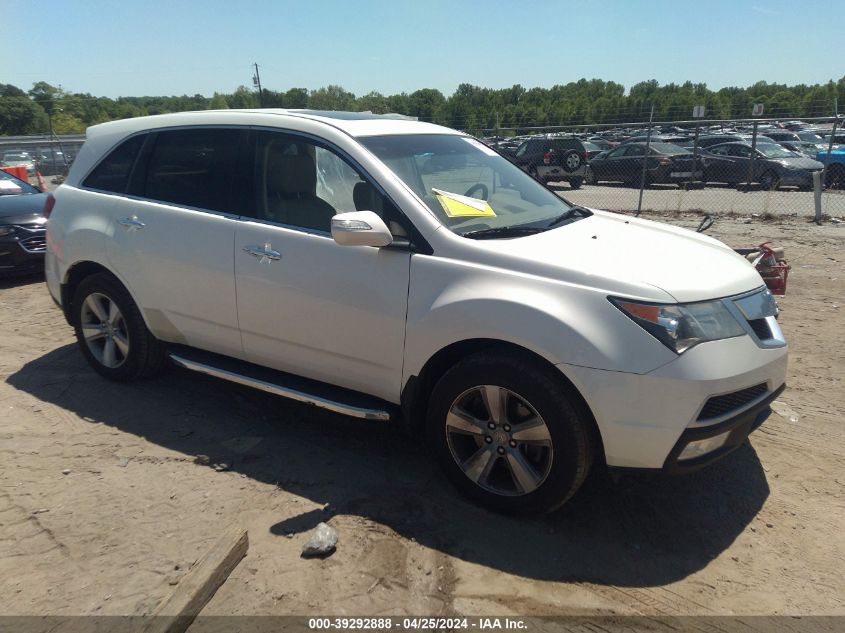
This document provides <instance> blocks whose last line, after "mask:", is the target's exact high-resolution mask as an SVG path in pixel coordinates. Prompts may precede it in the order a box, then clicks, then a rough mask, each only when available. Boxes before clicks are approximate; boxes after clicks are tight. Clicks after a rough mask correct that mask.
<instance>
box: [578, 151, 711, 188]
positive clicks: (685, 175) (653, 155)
mask: <svg viewBox="0 0 845 633" xmlns="http://www.w3.org/2000/svg"><path fill="white" fill-rule="evenodd" d="M645 161H647V163H646V176H645V178H646V184H658V183H681V182H689V181H691V180H700V179H702V178H703V176H704V171H703V167H704V160H703V159H702V158H700V157H699V158H698V159H696V161H695V166H693V154H692V152H690V151H688V150H686V149H684V148H682V147H678V146H677V145H674V144H672V143H651V144H650V146H649V148H648V158H646V144H645V143H624V144H622V145H620V146H619V147H617V148H615V149H612V150H610V151H609V152H607V154H604V155H599V156H596V157H595V158H593V160H591V161H590V171H591V174H590V180H591V181H592V182H596V183H598V182H624V183H626V184H629V185H633V186H639V184H640V180H641V178H642V172H643V163H644V162H645Z"/></svg>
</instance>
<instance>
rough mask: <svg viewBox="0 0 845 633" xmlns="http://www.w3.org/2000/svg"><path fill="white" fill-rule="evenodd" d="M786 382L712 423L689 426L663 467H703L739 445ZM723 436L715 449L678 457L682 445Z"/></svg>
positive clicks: (678, 469) (684, 470) (672, 470)
mask: <svg viewBox="0 0 845 633" xmlns="http://www.w3.org/2000/svg"><path fill="white" fill-rule="evenodd" d="M785 388H786V385H781V386H780V387H778V388H777V389H776V390H775V391H774V392H772V393H770V394H769V395H767V396H766V398H765V399H764V400H762V401H761V402H759V403H757V404H756V405H754V406H752V407H750V408H748V409H746V410H744V411H742V412H741V413H739V414H737V415H735V416H733V417H731V418H729V419H727V420H725V421H724V422H721V423H719V424H715V425H713V426H707V427H703V428H688V429H686V430H685V431H684V432H683V433H682V434H681V437H680V438H679V439H678V441H677V442H676V443H675V447H674V448H673V449H672V452H671V453H669V456H668V457H667V458H666V461H665V463H664V464H663V470H664V471H665V472H668V473H687V472H692V471H694V470H698V469H699V468H703V467H704V466H707V465H709V464H712V463H713V462H715V461H718V460H720V459H722V458H723V457H724V456H725V455H727V454H728V453H731V452H733V451H735V450H736V449H738V448H739V447H740V446H742V443H743V442H745V439H746V438H747V437H748V436H749V435H750V434H751V432H752V431H754V430H755V429H757V428H758V427H759V426H760V425H761V424H763V422H765V421H766V419H767V418H768V417H769V414H771V412H772V410H771V408H770V407H769V405H770V404H771V403H772V401H774V400H775V399H776V398H777V397H778V396H779V395H780V394H781V393H783V390H784V389H785ZM721 436H726V439H725V441H724V443H723V444H722V445H721V446H720V447H719V448H717V449H715V450H712V451H710V452H708V453H706V454H704V455H701V456H700V457H693V458H691V459H680V457H681V455H682V453H683V452H684V449H685V448H687V446H689V444H690V443H692V442H700V441H702V440H706V439H710V438H719V437H721Z"/></svg>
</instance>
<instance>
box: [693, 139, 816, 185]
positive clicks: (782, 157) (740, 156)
mask: <svg viewBox="0 0 845 633" xmlns="http://www.w3.org/2000/svg"><path fill="white" fill-rule="evenodd" d="M707 152H708V153H709V155H711V156H713V157H715V158H716V160H712V159H710V158H708V159H707V167H706V169H705V173H706V179H707V181H708V182H724V183H728V184H739V183H743V182H748V179H749V171H748V170H749V169H753V172H752V173H751V175H750V177H751V182H756V183H759V184H760V186H761V187H763V188H764V189H777V188H778V187H782V186H793V187H798V188H800V189H810V188H812V186H813V172H814V171H821V169H822V168H823V167H824V165H822V164H821V163H820V162H818V161H817V160H813V159H812V158H809V157H807V156H803V155H801V154H798V153H796V152H791V151H789V150H788V149H786V148H785V147H781V146H780V145H778V144H776V143H761V144H758V145H757V147H756V148H755V149H752V147H751V144H750V143H744V142H733V143H722V144H720V145H714V146H712V147H709V148H707ZM705 156H706V155H705ZM752 156H754V161H753V167H750V163H751V157H752Z"/></svg>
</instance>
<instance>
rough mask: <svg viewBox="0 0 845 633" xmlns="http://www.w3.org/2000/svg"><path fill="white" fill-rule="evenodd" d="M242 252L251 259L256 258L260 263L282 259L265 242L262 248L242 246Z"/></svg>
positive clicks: (253, 245) (280, 255) (268, 243)
mask: <svg viewBox="0 0 845 633" xmlns="http://www.w3.org/2000/svg"><path fill="white" fill-rule="evenodd" d="M243 251H244V253H247V254H249V255H252V256H253V257H257V258H258V259H259V261H261V262H270V261H278V260H280V259H281V258H282V254H281V253H280V252H279V251H274V250H273V247H272V246H271V245H270V242H267V243H266V244H264V246H258V245H256V244H249V245H248V246H244V248H243Z"/></svg>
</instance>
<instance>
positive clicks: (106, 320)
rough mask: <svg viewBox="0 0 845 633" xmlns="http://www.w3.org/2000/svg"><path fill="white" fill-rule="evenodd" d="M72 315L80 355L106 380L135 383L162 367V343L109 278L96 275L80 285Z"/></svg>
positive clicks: (75, 295) (113, 279)
mask: <svg viewBox="0 0 845 633" xmlns="http://www.w3.org/2000/svg"><path fill="white" fill-rule="evenodd" d="M72 316H73V323H74V329H75V332H76V339H77V342H78V343H79V347H80V349H81V350H82V354H83V355H84V356H85V358H86V360H87V361H88V363H89V364H90V365H91V366H92V367H93V368H94V369H95V370H96V371H97V372H98V373H99V374H101V375H103V376H105V377H106V378H109V379H111V380H118V381H128V380H135V379H138V378H144V377H147V376H151V375H153V374H156V373H158V372H159V371H161V370H162V369H163V368H164V366H165V363H166V362H167V350H166V346H165V344H164V343H162V342H161V341H159V340H158V339H156V338H155V337H154V336H153V335H152V334H151V333H150V331H149V330H148V329H147V326H146V324H145V323H144V320H143V318H142V317H141V312H140V311H139V310H138V306H137V305H136V304H135V302H134V301H133V300H132V297H131V296H130V295H129V293H128V292H127V290H126V289H125V288H124V287H123V286H122V285H121V284H120V282H118V281H117V280H116V279H115V278H114V277H112V276H111V275H108V274H105V273H99V274H96V275H92V276H91V277H88V278H86V279H84V280H83V281H82V282H81V283H80V284H79V286H78V287H77V289H76V292H75V294H74V298H73V315H72Z"/></svg>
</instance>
